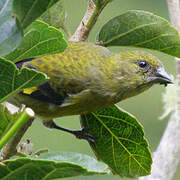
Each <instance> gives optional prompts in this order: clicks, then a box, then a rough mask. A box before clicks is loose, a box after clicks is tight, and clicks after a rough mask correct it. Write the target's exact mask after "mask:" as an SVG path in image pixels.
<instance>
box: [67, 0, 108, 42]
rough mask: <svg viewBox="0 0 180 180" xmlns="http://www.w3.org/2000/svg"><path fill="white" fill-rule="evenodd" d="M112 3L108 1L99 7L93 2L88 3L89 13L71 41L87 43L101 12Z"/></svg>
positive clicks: (87, 12)
mask: <svg viewBox="0 0 180 180" xmlns="http://www.w3.org/2000/svg"><path fill="white" fill-rule="evenodd" d="M109 2H110V0H106V2H105V3H103V5H101V6H97V5H96V3H95V2H94V1H93V0H89V1H88V8H87V11H86V13H85V15H84V17H83V19H82V21H81V22H80V24H79V26H78V28H77V30H76V32H75V33H74V34H73V36H72V37H71V38H70V39H69V41H76V42H78V41H85V40H87V38H88V36H89V33H90V31H91V29H92V28H93V26H94V25H95V23H96V21H97V19H98V17H99V15H100V13H101V11H102V10H103V9H104V8H105V6H106V5H107V4H108V3H109Z"/></svg>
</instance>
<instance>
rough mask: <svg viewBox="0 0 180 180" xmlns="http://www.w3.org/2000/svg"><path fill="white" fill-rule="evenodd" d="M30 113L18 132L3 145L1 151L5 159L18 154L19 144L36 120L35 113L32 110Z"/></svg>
mask: <svg viewBox="0 0 180 180" xmlns="http://www.w3.org/2000/svg"><path fill="white" fill-rule="evenodd" d="M27 109H29V108H27ZM26 111H27V110H26ZM28 115H29V119H28V121H27V122H26V123H25V124H24V125H23V126H22V127H21V128H20V129H19V130H18V131H17V133H16V134H15V135H14V136H13V137H12V138H11V139H10V140H9V141H8V143H7V144H6V145H5V146H4V147H3V149H2V151H1V156H2V157H3V159H4V160H5V159H9V158H10V157H11V156H14V155H16V153H17V145H18V144H19V142H20V140H21V138H22V137H23V135H24V133H25V132H26V131H27V129H28V128H29V127H30V126H31V124H32V122H33V121H34V114H31V111H30V113H29V112H28Z"/></svg>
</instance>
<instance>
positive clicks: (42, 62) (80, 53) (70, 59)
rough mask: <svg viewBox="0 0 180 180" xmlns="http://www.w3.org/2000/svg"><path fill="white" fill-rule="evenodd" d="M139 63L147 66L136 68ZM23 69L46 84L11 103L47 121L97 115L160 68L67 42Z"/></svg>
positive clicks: (134, 55) (152, 60) (150, 60)
mask: <svg viewBox="0 0 180 180" xmlns="http://www.w3.org/2000/svg"><path fill="white" fill-rule="evenodd" d="M141 61H142V62H143V61H145V62H146V63H147V67H140V66H141V65H140V64H139V63H140V62H141ZM23 66H26V67H31V68H33V69H35V70H37V71H41V72H44V73H46V74H47V76H48V77H49V78H50V80H49V82H48V83H47V84H44V85H43V86H40V87H38V88H34V89H33V88H31V89H29V90H28V89H26V90H24V91H23V92H21V93H18V94H16V95H15V96H14V97H13V98H12V99H11V100H10V101H11V102H13V103H14V104H18V103H19V104H21V103H23V104H26V105H27V106H28V107H31V108H32V109H33V110H34V111H35V112H36V114H37V115H39V116H41V117H44V118H46V119H47V118H49V119H51V118H54V117H60V116H65V115H74V114H83V113H87V112H91V111H96V110H98V109H102V108H105V107H107V106H109V105H112V104H115V103H117V102H119V101H121V100H123V99H126V98H128V97H131V96H134V95H137V94H139V93H141V92H143V91H145V90H146V89H148V88H150V87H151V86H152V85H153V84H155V83H157V82H158V81H150V80H149V77H151V76H153V74H154V72H156V71H157V70H158V69H160V68H163V65H162V63H161V62H160V61H159V60H158V59H157V58H156V57H154V56H152V55H151V54H149V53H145V52H143V51H130V52H129V51H128V52H121V53H118V54H115V53H112V52H110V51H109V50H108V49H107V48H104V47H101V46H97V45H95V44H92V43H85V42H77V43H75V42H70V43H69V45H68V47H67V49H66V50H65V51H64V52H63V53H60V54H54V55H46V56H42V57H39V58H36V59H33V60H32V61H30V62H24V63H23Z"/></svg>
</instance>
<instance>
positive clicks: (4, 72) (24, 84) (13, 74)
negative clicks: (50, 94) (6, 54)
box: [0, 59, 47, 102]
mask: <svg viewBox="0 0 180 180" xmlns="http://www.w3.org/2000/svg"><path fill="white" fill-rule="evenodd" d="M46 81H47V77H46V76H45V75H44V74H43V73H40V72H36V71H34V70H32V69H27V68H22V69H21V70H20V71H19V70H18V69H17V68H16V66H15V65H14V64H13V63H12V62H10V61H7V60H4V59H0V82H1V86H0V102H3V101H4V100H6V99H7V98H8V97H9V96H12V95H13V94H15V93H17V92H18V91H20V90H22V89H24V88H28V87H33V86H38V85H40V84H42V83H44V82H46Z"/></svg>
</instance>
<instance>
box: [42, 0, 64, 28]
mask: <svg viewBox="0 0 180 180" xmlns="http://www.w3.org/2000/svg"><path fill="white" fill-rule="evenodd" d="M65 16H66V11H65V7H64V2H63V1H59V2H57V3H56V4H54V5H53V6H52V7H51V8H49V9H48V10H47V11H46V12H45V13H44V14H43V15H42V16H41V17H40V20H43V21H44V22H46V23H47V24H49V25H50V26H53V27H55V28H58V29H59V28H63V26H64V22H65Z"/></svg>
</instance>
